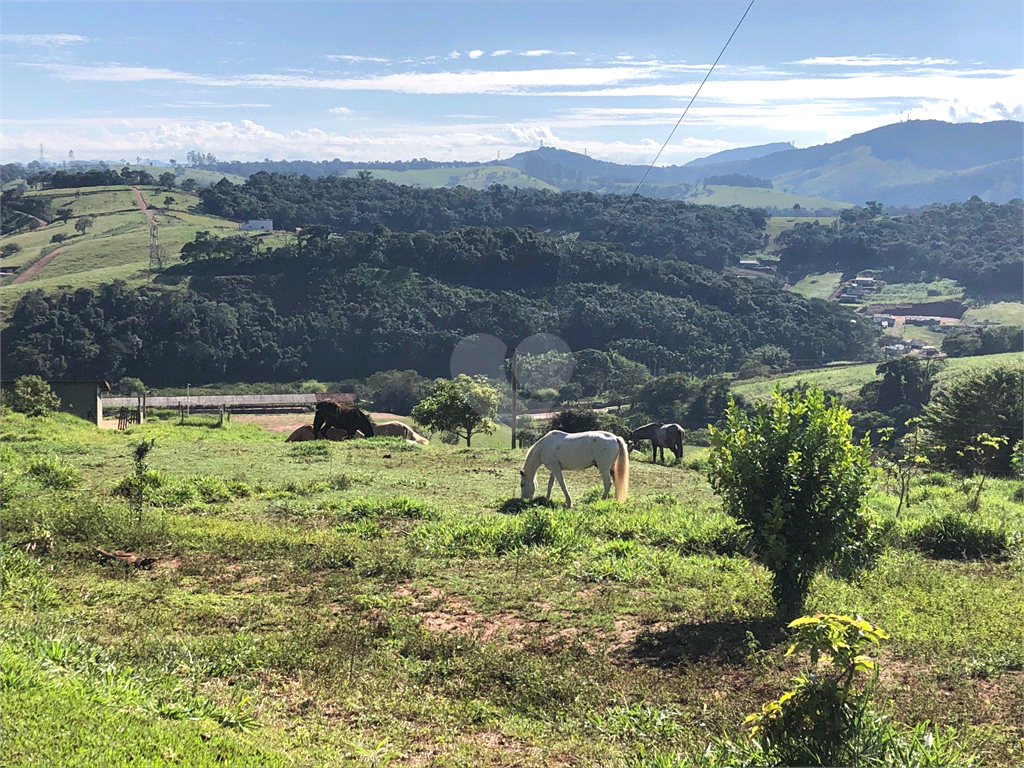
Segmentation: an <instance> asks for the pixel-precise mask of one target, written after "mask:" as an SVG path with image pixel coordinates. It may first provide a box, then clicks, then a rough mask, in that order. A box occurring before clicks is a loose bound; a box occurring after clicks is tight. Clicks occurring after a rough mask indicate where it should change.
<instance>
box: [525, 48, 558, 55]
mask: <svg viewBox="0 0 1024 768" xmlns="http://www.w3.org/2000/svg"><path fill="white" fill-rule="evenodd" d="M550 53H554V51H545V50H543V49H538V50H535V51H521V52H520V54H519V55H520V56H547V55H548V54H550Z"/></svg>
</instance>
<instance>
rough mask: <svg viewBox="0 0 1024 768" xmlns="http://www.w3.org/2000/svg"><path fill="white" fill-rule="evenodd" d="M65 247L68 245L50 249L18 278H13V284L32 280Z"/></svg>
mask: <svg viewBox="0 0 1024 768" xmlns="http://www.w3.org/2000/svg"><path fill="white" fill-rule="evenodd" d="M65 248H67V246H66V245H62V246H61V247H60V248H55V249H54V250H52V251H50V252H49V253H48V254H46V255H45V256H43V258H41V259H40V260H39V261H37V262H36V263H35V264H33V265H32V266H31V267H29V268H28V269H26V270H25V271H24V272H22V273H21V274H20V275H18V276H17V277H16V278H14V279H13V280H11V285H16V284H17V283H24V282H25V281H26V280H31V279H32V278H33V277H35V276H36V275H38V274H39V273H40V272H42V271H43V268H44V267H45V266H46V265H47V264H49V263H50V262H51V261H53V257H54V256H56V255H57V254H58V253H60V252H61V251H63V250H64V249H65Z"/></svg>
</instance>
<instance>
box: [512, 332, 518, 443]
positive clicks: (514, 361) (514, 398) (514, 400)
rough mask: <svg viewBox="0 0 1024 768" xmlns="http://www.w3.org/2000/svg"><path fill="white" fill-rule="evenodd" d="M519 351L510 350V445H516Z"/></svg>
mask: <svg viewBox="0 0 1024 768" xmlns="http://www.w3.org/2000/svg"><path fill="white" fill-rule="evenodd" d="M518 355H519V353H518V352H517V351H516V350H514V349H513V350H512V447H513V448H515V447H516V410H517V406H518V405H519V377H518V376H517V375H516V374H517V370H516V368H517V366H518V365H519V359H518Z"/></svg>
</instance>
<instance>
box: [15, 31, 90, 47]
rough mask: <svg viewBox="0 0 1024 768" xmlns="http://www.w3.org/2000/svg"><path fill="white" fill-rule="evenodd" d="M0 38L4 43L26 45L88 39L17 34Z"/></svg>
mask: <svg viewBox="0 0 1024 768" xmlns="http://www.w3.org/2000/svg"><path fill="white" fill-rule="evenodd" d="M0 40H2V41H3V42H5V43H25V44H27V45H45V46H53V45H73V44H75V43H84V42H87V41H88V40H89V38H88V37H82V36H81V35H63V34H61V35H17V34H4V35H0Z"/></svg>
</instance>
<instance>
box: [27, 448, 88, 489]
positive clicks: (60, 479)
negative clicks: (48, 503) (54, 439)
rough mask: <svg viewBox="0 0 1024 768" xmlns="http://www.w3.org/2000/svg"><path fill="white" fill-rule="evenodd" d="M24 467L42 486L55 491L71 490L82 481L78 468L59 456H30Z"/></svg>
mask: <svg viewBox="0 0 1024 768" xmlns="http://www.w3.org/2000/svg"><path fill="white" fill-rule="evenodd" d="M25 469H26V471H27V473H28V474H29V475H31V476H32V477H34V478H35V479H36V480H38V481H39V483H40V484H41V485H42V486H44V487H46V488H53V489H54V490H57V491H68V490H71V489H72V488H74V487H76V486H77V485H78V484H79V483H80V482H81V481H82V476H81V475H80V474H79V472H78V470H77V469H76V468H75V467H74V466H73V465H71V464H69V463H68V462H66V461H64V460H63V459H62V458H60V457H59V456H52V455H44V454H37V455H35V456H31V457H29V459H28V461H27V462H26V465H25Z"/></svg>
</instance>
